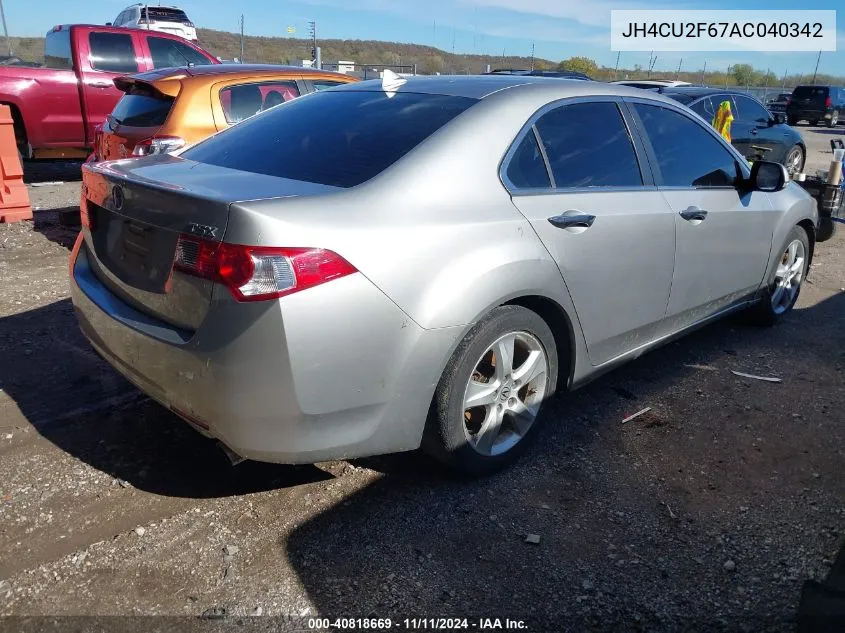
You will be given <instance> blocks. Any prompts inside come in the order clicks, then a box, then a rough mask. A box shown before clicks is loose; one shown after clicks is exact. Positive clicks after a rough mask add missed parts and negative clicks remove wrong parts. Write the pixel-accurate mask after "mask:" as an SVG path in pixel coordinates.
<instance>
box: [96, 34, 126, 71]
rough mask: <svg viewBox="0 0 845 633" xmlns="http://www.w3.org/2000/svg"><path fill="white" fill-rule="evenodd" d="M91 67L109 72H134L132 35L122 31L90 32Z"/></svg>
mask: <svg viewBox="0 0 845 633" xmlns="http://www.w3.org/2000/svg"><path fill="white" fill-rule="evenodd" d="M88 43H89V45H90V47H91V57H90V60H91V67H92V68H95V69H97V70H105V71H107V72H110V73H136V72H138V63H137V62H136V61H135V47H134V46H133V45H132V36H131V35H124V34H122V33H91V34H89V36H88Z"/></svg>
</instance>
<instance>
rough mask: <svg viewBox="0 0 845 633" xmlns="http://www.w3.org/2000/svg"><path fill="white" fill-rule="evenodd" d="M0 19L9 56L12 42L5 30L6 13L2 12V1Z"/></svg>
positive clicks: (7, 31)
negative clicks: (0, 18) (0, 19)
mask: <svg viewBox="0 0 845 633" xmlns="http://www.w3.org/2000/svg"><path fill="white" fill-rule="evenodd" d="M0 17H2V18H3V36H4V37H5V38H6V47H7V48H8V49H9V55H10V56H11V54H12V40H10V39H9V29H7V28H6V12H5V11H3V0H0Z"/></svg>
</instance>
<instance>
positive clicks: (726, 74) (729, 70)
mask: <svg viewBox="0 0 845 633" xmlns="http://www.w3.org/2000/svg"><path fill="white" fill-rule="evenodd" d="M731 68H733V66H728V69H727V70H726V71H725V88H727V87H728V75H730V74H731Z"/></svg>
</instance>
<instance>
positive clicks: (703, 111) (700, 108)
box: [690, 97, 716, 123]
mask: <svg viewBox="0 0 845 633" xmlns="http://www.w3.org/2000/svg"><path fill="white" fill-rule="evenodd" d="M690 109H691V110H692V111H693V112H695V113H696V114H697V115H698V116H700V117H701V118H702V119H704V120H705V121H707V122H708V123H710V122H711V121H713V117H714V116H715V114H716V113H715V111H714V110H713V102H712V101H711V100H710V97H704V98H703V99H699V100H698V101H696V102H695V103H693V104H692V105H691V106H690Z"/></svg>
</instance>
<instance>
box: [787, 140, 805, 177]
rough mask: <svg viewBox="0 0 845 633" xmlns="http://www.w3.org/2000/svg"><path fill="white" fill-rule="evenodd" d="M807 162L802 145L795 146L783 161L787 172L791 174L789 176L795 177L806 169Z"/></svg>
mask: <svg viewBox="0 0 845 633" xmlns="http://www.w3.org/2000/svg"><path fill="white" fill-rule="evenodd" d="M796 153H797V155H796ZM805 160H806V159H805V157H804V150H803V149H801V146H800V145H794V146H793V147H792V148H791V149H790V150H789V151H788V152H787V154H786V158H785V159H784V160H783V164H784V167H786V171H788V172H789V175H790V176H794V175H795V174H800V173H801V171H802V170H803V169H804V162H805Z"/></svg>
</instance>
